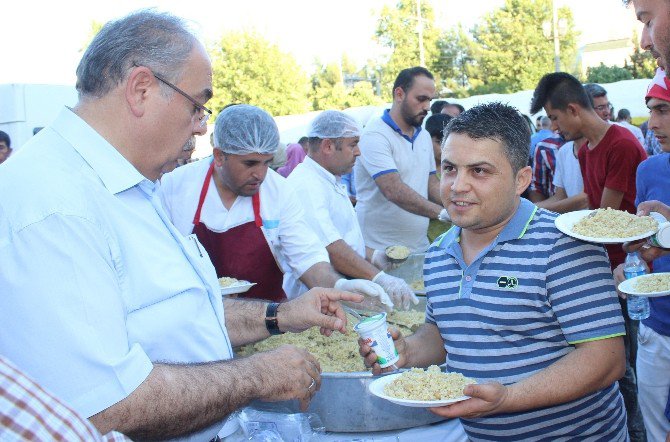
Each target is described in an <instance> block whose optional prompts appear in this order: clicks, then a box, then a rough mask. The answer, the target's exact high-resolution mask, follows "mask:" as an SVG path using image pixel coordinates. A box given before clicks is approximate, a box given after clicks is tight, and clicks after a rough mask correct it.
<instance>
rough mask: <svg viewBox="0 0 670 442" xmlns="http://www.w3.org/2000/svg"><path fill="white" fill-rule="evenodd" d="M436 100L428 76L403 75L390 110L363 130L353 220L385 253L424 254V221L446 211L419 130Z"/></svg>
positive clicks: (418, 71) (427, 142) (428, 145)
mask: <svg viewBox="0 0 670 442" xmlns="http://www.w3.org/2000/svg"><path fill="white" fill-rule="evenodd" d="M434 95H435V80H434V78H433V74H431V73H430V72H429V71H428V70H427V69H425V68H423V67H413V68H408V69H404V70H402V71H401V72H400V73H399V74H398V77H397V78H396V80H395V82H394V84H393V104H392V105H391V109H386V110H385V111H384V114H383V115H382V116H381V118H376V119H373V120H372V121H371V122H370V123H368V125H367V126H366V127H365V129H364V130H363V133H362V135H361V140H360V143H359V145H360V150H361V155H360V157H359V158H358V159H357V161H356V166H355V167H354V175H355V180H356V197H357V203H356V215H357V216H358V222H359V225H360V227H361V230H362V232H363V238H364V240H365V245H366V246H367V247H370V248H372V249H376V250H384V249H385V248H386V247H388V246H391V245H396V244H398V245H404V246H406V247H409V248H410V249H411V250H413V251H418V252H423V251H425V250H426V249H427V248H428V237H427V232H428V220H429V219H437V218H438V217H440V215H441V214H442V217H443V218H444V219H446V218H445V217H446V210H444V208H443V207H442V206H441V201H440V195H439V181H438V179H437V177H436V176H435V173H436V170H435V156H434V154H433V144H432V142H431V139H430V135H429V134H428V132H427V131H426V130H424V129H423V128H422V127H421V123H422V122H423V120H424V118H425V117H426V115H428V111H429V110H430V101H431V100H432V99H433V96H434Z"/></svg>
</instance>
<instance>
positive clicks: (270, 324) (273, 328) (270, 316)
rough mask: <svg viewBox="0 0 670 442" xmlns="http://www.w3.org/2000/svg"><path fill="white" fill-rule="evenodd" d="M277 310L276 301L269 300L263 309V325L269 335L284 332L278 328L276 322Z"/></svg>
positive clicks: (277, 304)
mask: <svg viewBox="0 0 670 442" xmlns="http://www.w3.org/2000/svg"><path fill="white" fill-rule="evenodd" d="M277 310H279V303H278V302H271V303H269V304H268V307H267V309H266V310H265V327H266V328H267V329H268V332H269V333H270V334H271V335H283V334H284V332H283V331H281V330H279V324H277Z"/></svg>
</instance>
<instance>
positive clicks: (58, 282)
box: [0, 109, 232, 440]
mask: <svg viewBox="0 0 670 442" xmlns="http://www.w3.org/2000/svg"><path fill="white" fill-rule="evenodd" d="M0 188H1V189H5V190H4V191H3V192H0V262H2V265H1V266H0V287H1V288H2V289H1V292H2V296H0V323H1V324H2V330H3V331H2V333H0V353H2V354H3V355H5V356H7V357H9V358H11V359H12V360H13V361H14V362H15V363H16V364H17V365H18V366H19V367H21V368H22V369H23V370H25V372H26V373H27V374H28V375H30V376H32V377H33V378H34V379H36V380H37V381H38V382H39V383H40V384H42V385H43V386H45V387H46V388H48V389H49V390H51V391H52V392H53V393H54V394H55V395H56V396H58V397H60V398H62V399H63V400H64V401H65V402H66V403H68V404H69V405H70V406H72V407H73V408H74V409H75V410H76V411H78V412H79V413H81V414H82V415H84V416H92V415H94V414H96V413H98V412H100V411H102V410H104V409H106V408H108V407H109V406H111V405H113V404H115V403H117V402H119V401H120V400H122V399H124V398H125V397H127V396H128V395H129V394H130V393H131V392H132V391H133V390H135V389H136V388H137V387H138V386H139V385H140V384H141V383H142V382H143V381H144V380H145V379H146V377H147V376H148V375H149V372H150V371H151V370H152V367H153V364H152V362H155V361H168V362H178V363H194V362H205V361H215V360H222V359H229V358H231V357H232V349H231V345H230V340H229V338H228V334H227V332H226V328H225V323H224V312H223V304H222V302H221V294H220V289H219V287H218V281H217V278H216V273H215V272H214V268H213V266H212V263H211V261H210V260H209V257H208V256H207V254H206V253H205V254H203V256H201V255H200V253H198V251H197V244H196V243H195V242H194V240H193V239H189V238H185V237H183V236H182V235H181V234H180V233H179V232H178V231H177V230H176V229H175V228H174V226H173V225H172V224H171V223H170V221H169V220H168V218H167V215H166V214H165V212H164V211H163V209H162V207H161V204H160V200H159V198H158V195H157V184H156V183H153V182H151V181H149V180H148V179H146V178H145V177H144V176H142V175H141V174H140V173H139V172H138V171H137V170H136V169H135V168H134V167H133V166H132V165H131V164H130V163H129V162H128V161H127V160H126V159H125V158H124V157H123V156H121V155H120V154H119V152H118V151H117V150H116V149H115V148H114V147H112V146H111V145H110V144H109V143H108V142H107V141H106V140H105V139H104V138H102V137H101V136H100V135H99V134H98V133H97V132H96V131H95V130H94V129H93V128H91V127H90V126H89V125H88V124H86V123H85V122H84V121H83V120H82V119H81V118H79V117H78V116H77V115H75V114H74V113H73V112H72V111H71V110H69V109H64V110H63V111H62V112H61V113H60V115H59V116H58V117H57V119H56V120H55V122H54V123H53V124H52V125H51V126H48V127H46V128H44V129H43V130H42V131H40V133H39V134H37V135H36V136H35V137H33V138H32V139H31V140H30V141H29V142H28V143H27V144H26V145H25V146H24V147H23V148H22V149H21V150H20V152H17V154H16V155H15V156H14V158H12V160H11V161H8V162H6V163H4V164H2V165H1V167H0ZM9 189H11V191H9ZM200 248H202V246H200ZM221 425H222V424H220V425H218V426H213V427H211V428H210V429H208V430H206V431H204V432H201V433H199V434H197V435H194V436H193V437H194V438H196V439H201V440H203V439H204V440H208V439H209V438H211V437H213V436H214V435H216V433H217V432H218V431H219V429H220V428H221Z"/></svg>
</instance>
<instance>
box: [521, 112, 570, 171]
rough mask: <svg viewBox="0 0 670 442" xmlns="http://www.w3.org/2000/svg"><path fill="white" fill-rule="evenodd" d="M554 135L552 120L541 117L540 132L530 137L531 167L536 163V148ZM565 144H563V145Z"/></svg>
mask: <svg viewBox="0 0 670 442" xmlns="http://www.w3.org/2000/svg"><path fill="white" fill-rule="evenodd" d="M553 135H554V132H553V131H552V130H551V120H550V119H549V118H547V117H546V116H543V117H540V130H538V131H537V132H536V133H534V134H533V135H532V136H531V137H530V163H529V164H530V167H533V164H534V163H535V146H537V143H539V142H540V141H542V140H546V139H547V138H550V137H552V136H553ZM561 144H563V143H561Z"/></svg>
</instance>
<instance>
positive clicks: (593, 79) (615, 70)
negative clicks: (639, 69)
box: [586, 63, 633, 83]
mask: <svg viewBox="0 0 670 442" xmlns="http://www.w3.org/2000/svg"><path fill="white" fill-rule="evenodd" d="M631 78H633V75H632V74H631V73H630V71H629V70H628V69H626V68H622V67H619V66H606V65H605V64H604V63H600V65H598V66H596V67H590V68H588V69H586V82H587V83H614V82H615V81H621V80H630V79H631Z"/></svg>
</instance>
